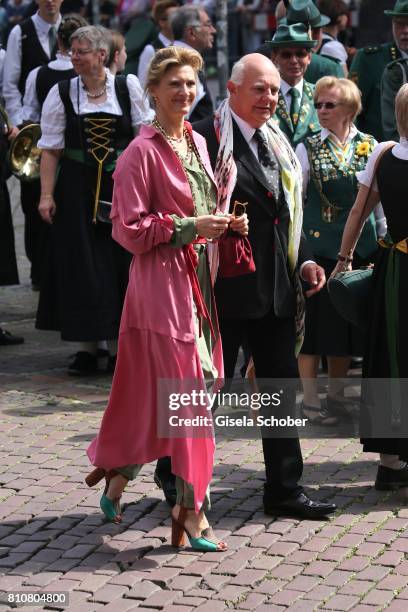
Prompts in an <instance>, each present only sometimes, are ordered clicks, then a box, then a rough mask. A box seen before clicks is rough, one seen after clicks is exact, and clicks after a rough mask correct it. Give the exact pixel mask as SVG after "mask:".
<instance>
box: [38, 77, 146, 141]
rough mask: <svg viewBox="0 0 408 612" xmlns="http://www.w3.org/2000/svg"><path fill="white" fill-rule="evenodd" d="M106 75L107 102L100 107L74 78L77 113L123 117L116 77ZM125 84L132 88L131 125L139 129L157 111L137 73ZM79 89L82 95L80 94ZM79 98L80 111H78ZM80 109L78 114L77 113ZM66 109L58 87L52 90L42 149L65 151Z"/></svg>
mask: <svg viewBox="0 0 408 612" xmlns="http://www.w3.org/2000/svg"><path fill="white" fill-rule="evenodd" d="M105 71H106V74H107V82H106V100H105V102H102V103H101V104H95V102H92V101H91V100H89V99H88V96H87V93H86V91H85V89H84V86H83V85H82V82H80V78H79V77H75V78H73V79H71V87H70V91H69V95H70V98H71V102H72V106H73V108H74V111H75V112H76V113H77V114H79V115H85V114H87V113H97V112H106V113H111V114H112V115H122V114H123V113H122V109H121V107H120V104H119V101H118V98H117V96H116V92H115V77H114V76H113V75H112V74H111V73H110V72H109V70H108V69H107V68H105ZM126 83H127V86H128V89H129V98H130V113H131V118H132V126H133V127H135V128H136V127H137V126H139V125H140V124H141V123H148V122H150V121H151V120H152V119H153V117H154V112H153V111H152V110H151V108H150V107H149V104H148V102H147V99H146V97H145V96H144V94H143V90H142V88H141V87H140V83H139V79H138V78H137V76H136V75H134V74H128V75H127V77H126ZM78 87H79V92H78ZM78 95H79V109H78ZM78 110H79V112H78ZM65 125H66V118H65V108H64V105H63V103H62V100H61V98H60V95H59V90H58V84H57V85H54V87H52V88H51V90H50V93H49V94H48V96H47V98H46V100H45V102H44V106H43V111H42V116H41V134H42V135H41V139H40V141H39V142H38V146H39V148H40V149H64V148H65Z"/></svg>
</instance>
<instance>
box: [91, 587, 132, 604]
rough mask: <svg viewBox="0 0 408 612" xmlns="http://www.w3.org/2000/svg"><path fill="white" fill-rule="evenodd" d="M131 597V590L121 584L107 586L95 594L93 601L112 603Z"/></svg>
mask: <svg viewBox="0 0 408 612" xmlns="http://www.w3.org/2000/svg"><path fill="white" fill-rule="evenodd" d="M124 595H126V596H128V595H129V589H128V587H126V586H121V585H119V584H105V585H104V586H103V587H101V588H100V589H98V590H97V591H95V592H94V593H93V599H94V601H96V602H99V603H110V602H112V601H117V600H118V599H121V598H122V597H123V596H124Z"/></svg>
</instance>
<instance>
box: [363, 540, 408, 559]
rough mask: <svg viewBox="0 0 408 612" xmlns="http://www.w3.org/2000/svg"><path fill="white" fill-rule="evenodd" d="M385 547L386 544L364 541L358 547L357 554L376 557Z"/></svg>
mask: <svg viewBox="0 0 408 612" xmlns="http://www.w3.org/2000/svg"><path fill="white" fill-rule="evenodd" d="M407 543H408V542H407ZM384 548H385V547H384V544H381V543H378V542H364V543H363V544H361V545H360V546H359V547H358V548H357V550H356V552H355V554H356V555H358V556H359V555H361V556H365V557H376V556H377V555H379V554H380V553H381V551H383V550H384ZM407 551H408V547H407Z"/></svg>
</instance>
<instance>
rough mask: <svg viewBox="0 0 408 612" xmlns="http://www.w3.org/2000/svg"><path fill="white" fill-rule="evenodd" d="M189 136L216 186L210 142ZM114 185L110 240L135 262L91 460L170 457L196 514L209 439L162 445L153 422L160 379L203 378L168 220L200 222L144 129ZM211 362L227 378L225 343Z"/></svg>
mask: <svg viewBox="0 0 408 612" xmlns="http://www.w3.org/2000/svg"><path fill="white" fill-rule="evenodd" d="M192 136H193V138H194V142H195V144H196V146H197V150H198V152H199V154H200V158H201V160H202V163H203V165H204V167H205V169H206V171H207V173H208V175H209V176H210V177H211V179H212V180H213V173H212V169H211V165H210V161H209V158H208V153H207V148H206V144H205V139H204V138H203V137H202V136H200V135H199V134H197V133H195V132H192ZM114 181H115V187H114V195H113V203H112V214H111V218H112V224H113V228H112V236H113V238H114V239H115V240H117V242H119V243H120V244H121V245H122V246H123V247H124V248H125V249H127V250H128V251H130V252H131V253H133V256H134V257H133V260H132V263H131V266H130V272H129V285H128V289H127V293H126V298H125V302H124V306H123V312H122V319H121V325H120V334H119V350H118V358H117V364H116V369H115V374H114V378H113V382H112V389H111V394H110V398H109V403H108V406H107V409H106V411H105V413H104V416H103V419H102V424H101V428H100V431H99V434H98V436H97V437H96V438H95V439H94V440H93V441H92V442H91V444H90V446H89V448H88V451H87V452H88V456H89V458H90V460H91V462H92V464H93V465H96V466H98V467H103V468H106V469H110V468H115V467H121V466H125V465H133V464H142V463H148V462H150V461H153V460H155V459H157V458H159V457H163V456H171V460H172V469H173V472H174V473H175V474H176V475H178V476H180V477H181V478H183V480H185V481H187V482H189V483H191V484H192V485H193V487H194V498H195V508H196V511H197V512H198V510H199V509H200V507H201V505H202V502H203V499H204V496H205V492H206V489H207V486H208V485H209V483H210V481H211V477H212V468H213V458H214V448H215V445H214V438H213V435H212V432H211V435H209V436H208V435H207V436H205V437H186V436H185V437H178V438H158V436H157V414H156V406H157V380H158V379H172V380H178V379H199V380H202V379H203V372H202V369H201V364H200V359H199V355H198V351H197V347H196V344H195V336H194V321H193V296H192V289H191V283H190V280H189V276H188V272H187V264H186V259H185V256H184V252H183V250H182V249H181V248H175V247H173V246H171V245H170V244H169V241H170V239H171V236H172V234H173V220H172V219H171V217H169V216H168V215H169V214H175V215H178V216H179V217H192V216H194V204H193V200H192V195H191V189H190V186H189V183H188V181H187V178H186V176H185V173H184V170H183V168H182V166H181V164H180V162H179V159H178V158H177V156H176V154H175V153H174V151H173V149H172V148H171V146H170V145H169V144H168V143H167V142H166V141H165V139H164V138H163V137H162V136H161V135H160V134H158V132H157V131H156V130H155V129H154V128H152V127H151V126H143V127H142V128H141V130H140V134H139V136H138V137H137V138H135V139H134V140H133V141H132V142H131V144H130V145H129V146H128V148H127V149H126V150H125V151H124V152H123V154H122V155H121V156H120V159H119V160H118V163H117V167H116V171H115V173H114ZM213 362H214V365H215V367H216V368H217V371H218V374H219V377H220V378H221V377H222V376H223V365H222V350H221V342H220V340H219V336H218V339H217V341H216V342H215V344H214V350H213ZM206 414H207V415H208V414H210V415H211V413H206Z"/></svg>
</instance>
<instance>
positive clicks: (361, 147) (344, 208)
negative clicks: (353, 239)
mask: <svg viewBox="0 0 408 612" xmlns="http://www.w3.org/2000/svg"><path fill="white" fill-rule="evenodd" d="M304 145H305V147H306V150H307V154H308V158H309V164H310V179H309V184H308V187H307V198H306V203H305V209H304V214H303V230H304V232H305V235H306V237H307V239H308V241H309V244H310V245H311V247H312V249H313V253H314V254H315V255H318V256H321V257H328V258H330V259H336V256H337V253H338V252H339V250H340V244H341V239H342V235H343V230H344V226H345V224H346V221H347V218H348V215H349V212H350V209H351V208H352V206H353V204H354V201H355V199H356V196H357V191H358V181H357V178H356V172H359V171H361V170H364V168H365V166H366V164H367V159H368V157H369V155H370V153H371V151H372V149H373V146H374V139H373V137H372V136H368V135H366V134H362V133H361V132H358V133H357V134H356V136H355V137H354V139H353V141H352V142H351V143H350V147H351V149H352V150H351V151H350V152H349V154H348V155H347V154H346V159H341V155H340V153H339V152H338V151H337V149H334V148H332V147H331V146H330V144H329V142H328V140H327V139H326V140H325V141H324V142H322V141H321V138H320V134H317V135H316V136H311V137H309V138H306V140H305V142H304ZM335 151H336V152H337V154H336V152H335ZM376 240H377V235H376V229H375V219H374V215H373V214H371V215H370V217H369V218H368V220H367V222H366V223H365V225H364V229H363V231H362V234H361V236H360V239H359V241H358V243H357V247H356V252H357V253H358V255H360V256H361V257H362V258H368V257H369V256H370V255H371V254H372V253H373V252H374V251H375V250H376V248H377V242H376Z"/></svg>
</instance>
